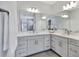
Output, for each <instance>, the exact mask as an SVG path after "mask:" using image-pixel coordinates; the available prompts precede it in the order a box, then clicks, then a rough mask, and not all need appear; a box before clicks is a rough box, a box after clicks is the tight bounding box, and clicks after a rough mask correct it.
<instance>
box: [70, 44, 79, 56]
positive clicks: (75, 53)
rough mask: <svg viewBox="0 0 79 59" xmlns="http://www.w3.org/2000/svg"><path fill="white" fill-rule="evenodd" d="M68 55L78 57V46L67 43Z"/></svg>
mask: <svg viewBox="0 0 79 59" xmlns="http://www.w3.org/2000/svg"><path fill="white" fill-rule="evenodd" d="M69 57H79V47H78V46H75V45H71V44H69Z"/></svg>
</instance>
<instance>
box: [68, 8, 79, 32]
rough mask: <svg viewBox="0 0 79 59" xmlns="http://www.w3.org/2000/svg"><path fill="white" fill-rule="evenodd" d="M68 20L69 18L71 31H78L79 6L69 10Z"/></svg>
mask: <svg viewBox="0 0 79 59" xmlns="http://www.w3.org/2000/svg"><path fill="white" fill-rule="evenodd" d="M69 20H70V29H71V30H72V31H79V8H78V9H75V10H71V14H70V19H69Z"/></svg>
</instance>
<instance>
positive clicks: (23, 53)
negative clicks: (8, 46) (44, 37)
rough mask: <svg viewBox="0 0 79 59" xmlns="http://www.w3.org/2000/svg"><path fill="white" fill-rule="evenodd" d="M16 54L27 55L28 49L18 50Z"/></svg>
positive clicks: (19, 55)
mask: <svg viewBox="0 0 79 59" xmlns="http://www.w3.org/2000/svg"><path fill="white" fill-rule="evenodd" d="M15 56H17V57H23V56H27V50H26V49H21V50H16V53H15Z"/></svg>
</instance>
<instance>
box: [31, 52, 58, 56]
mask: <svg viewBox="0 0 79 59" xmlns="http://www.w3.org/2000/svg"><path fill="white" fill-rule="evenodd" d="M30 57H59V56H58V55H57V54H56V53H54V52H53V51H45V52H41V53H38V54H34V55H32V56H30Z"/></svg>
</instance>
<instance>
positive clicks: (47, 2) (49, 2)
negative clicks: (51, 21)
mask: <svg viewBox="0 0 79 59" xmlns="http://www.w3.org/2000/svg"><path fill="white" fill-rule="evenodd" d="M41 2H43V3H46V4H50V5H53V4H55V3H56V1H41Z"/></svg>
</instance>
